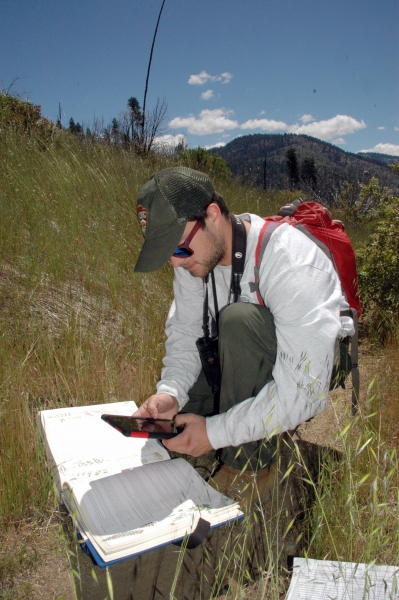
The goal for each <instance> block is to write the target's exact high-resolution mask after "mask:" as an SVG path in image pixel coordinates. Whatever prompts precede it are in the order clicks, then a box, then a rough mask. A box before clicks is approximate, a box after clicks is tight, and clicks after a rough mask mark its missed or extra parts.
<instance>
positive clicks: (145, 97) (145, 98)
mask: <svg viewBox="0 0 399 600" xmlns="http://www.w3.org/2000/svg"><path fill="white" fill-rule="evenodd" d="M164 4H165V0H163V2H162V6H161V10H160V11H159V15H158V21H157V25H156V27H155V31H154V37H153V39H152V46H151V52H150V60H149V61H148V69H147V78H146V80H145V91H144V101H143V120H142V122H141V137H142V140H141V141H142V143H143V142H144V126H145V103H146V100H147V90H148V80H149V78H150V70H151V63H152V53H153V51H154V45H155V38H156V37H157V31H158V25H159V21H160V20H161V14H162V11H163V5H164Z"/></svg>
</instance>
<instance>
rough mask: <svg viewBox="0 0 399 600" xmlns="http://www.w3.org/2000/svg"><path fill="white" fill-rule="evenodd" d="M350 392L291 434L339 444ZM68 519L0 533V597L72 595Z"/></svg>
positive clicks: (363, 377)
mask: <svg viewBox="0 0 399 600" xmlns="http://www.w3.org/2000/svg"><path fill="white" fill-rule="evenodd" d="M375 360H376V359H375V358H373V357H371V356H370V354H369V353H368V352H367V350H366V349H365V348H364V347H361V348H360V360H359V363H360V382H361V388H360V405H362V404H363V403H364V402H365V400H366V399H367V395H368V390H367V388H368V384H369V377H368V374H370V372H372V365H374V366H375ZM351 395H352V386H351V383H350V382H349V383H348V385H347V389H346V390H342V389H339V390H337V391H334V392H332V393H331V394H330V397H329V402H328V406H327V408H326V409H325V410H324V411H323V413H321V414H320V415H318V416H316V417H315V418H314V419H313V420H312V421H311V422H309V423H304V424H302V425H301V426H300V427H299V429H298V430H297V432H296V433H295V435H294V439H300V440H302V441H305V442H310V443H312V444H318V445H320V446H323V447H330V448H334V449H336V450H339V449H340V441H339V439H337V437H338V436H339V433H340V432H341V431H342V429H343V428H344V426H345V424H346V423H347V422H348V420H350V419H351V418H352V416H351ZM68 520H69V518H68V517H67V516H66V514H65V513H63V512H60V511H58V510H56V509H53V510H49V513H48V515H46V516H45V518H43V517H41V518H40V519H39V520H32V521H30V522H25V523H17V524H14V525H12V526H11V527H10V528H9V529H8V530H7V531H6V532H5V533H3V534H2V535H0V599H2V600H8V599H10V600H11V599H12V600H28V599H29V600H74V599H75V593H74V591H73V584H72V577H73V576H72V574H71V569H70V563H69V557H68V544H67V543H66V541H65V534H64V531H65V530H66V528H67V527H68V523H67V522H68ZM62 524H63V526H62ZM258 585H259V584H258ZM254 592H255V589H253V593H254ZM248 593H250V591H248ZM250 597H251V595H249V596H247V595H246V596H245V598H250ZM252 597H254V596H252ZM226 599H227V597H226ZM220 600H222V598H220Z"/></svg>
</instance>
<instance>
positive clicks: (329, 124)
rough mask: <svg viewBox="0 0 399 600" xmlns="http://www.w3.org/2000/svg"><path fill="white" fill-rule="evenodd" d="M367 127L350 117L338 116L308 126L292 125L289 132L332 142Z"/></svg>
mask: <svg viewBox="0 0 399 600" xmlns="http://www.w3.org/2000/svg"><path fill="white" fill-rule="evenodd" d="M365 127H367V125H366V123H365V122H364V121H363V120H362V121H357V120H356V119H354V118H353V117H349V116H348V115H336V116H335V117H332V118H331V119H326V120H324V121H314V122H313V123H309V124H308V125H298V124H296V125H291V127H289V128H288V132H289V133H303V134H305V135H311V136H313V137H317V138H319V139H321V140H332V139H333V138H335V136H337V135H338V136H341V135H346V134H348V133H354V132H355V131H358V130H359V129H364V128H365Z"/></svg>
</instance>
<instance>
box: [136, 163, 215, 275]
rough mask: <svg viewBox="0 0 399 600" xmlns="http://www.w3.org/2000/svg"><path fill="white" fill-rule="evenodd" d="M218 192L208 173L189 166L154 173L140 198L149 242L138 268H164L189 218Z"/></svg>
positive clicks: (141, 221) (141, 217)
mask: <svg viewBox="0 0 399 600" xmlns="http://www.w3.org/2000/svg"><path fill="white" fill-rule="evenodd" d="M214 193H215V188H214V187H213V183H212V181H211V180H210V179H209V177H208V175H205V173H201V172H200V171H194V170H193V169H189V168H188V167H171V168H169V169H163V170H162V171H158V173H155V174H154V175H152V177H151V178H150V179H149V180H148V181H147V182H146V183H145V184H144V185H143V187H142V188H141V190H140V192H139V195H138V198H137V216H138V219H139V224H140V227H141V230H142V232H143V234H144V238H145V241H144V246H143V247H142V249H141V253H140V256H139V258H138V261H137V263H136V266H135V267H134V270H135V271H140V272H143V273H147V272H149V271H156V270H157V269H160V268H161V267H162V266H163V265H164V264H165V263H166V262H167V261H168V260H169V258H170V257H171V256H172V254H173V252H174V251H175V249H176V247H177V246H178V244H179V242H180V240H181V236H182V234H183V231H184V228H185V226H186V223H187V221H189V220H190V219H193V218H195V216H196V215H198V212H200V211H201V210H202V209H203V208H204V207H206V206H208V204H210V202H211V200H212V196H213V194H214Z"/></svg>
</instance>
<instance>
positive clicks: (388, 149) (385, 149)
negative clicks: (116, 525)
mask: <svg viewBox="0 0 399 600" xmlns="http://www.w3.org/2000/svg"><path fill="white" fill-rule="evenodd" d="M359 152H377V153H379V154H391V155H392V156H399V146H398V145H397V144H376V145H375V146H374V148H368V149H367V150H359Z"/></svg>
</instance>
